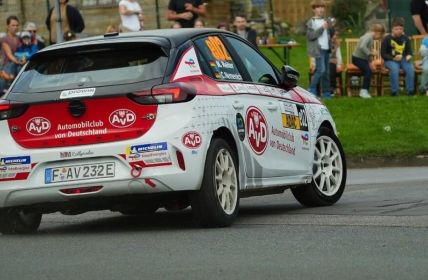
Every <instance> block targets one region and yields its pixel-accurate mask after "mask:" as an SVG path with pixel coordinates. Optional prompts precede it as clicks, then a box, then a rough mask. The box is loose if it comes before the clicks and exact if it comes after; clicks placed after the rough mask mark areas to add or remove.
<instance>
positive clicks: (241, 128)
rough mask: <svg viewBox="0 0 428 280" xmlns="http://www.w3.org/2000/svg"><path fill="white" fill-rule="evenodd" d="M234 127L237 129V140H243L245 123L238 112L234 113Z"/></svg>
mask: <svg viewBox="0 0 428 280" xmlns="http://www.w3.org/2000/svg"><path fill="white" fill-rule="evenodd" d="M236 127H237V129H238V136H239V140H241V141H244V139H245V123H244V118H243V117H242V115H241V114H240V113H238V114H236Z"/></svg>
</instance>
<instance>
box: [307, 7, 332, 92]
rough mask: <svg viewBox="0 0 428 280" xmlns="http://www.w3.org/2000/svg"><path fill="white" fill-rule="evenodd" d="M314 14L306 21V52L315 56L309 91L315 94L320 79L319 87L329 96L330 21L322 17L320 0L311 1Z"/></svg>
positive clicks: (323, 9) (322, 10)
mask: <svg viewBox="0 0 428 280" xmlns="http://www.w3.org/2000/svg"><path fill="white" fill-rule="evenodd" d="M311 7H312V11H313V13H314V16H313V17H312V18H311V19H310V20H309V21H308V22H307V23H306V27H307V32H306V37H307V40H308V54H309V56H310V57H314V58H315V73H314V75H313V77H312V81H311V84H310V86H309V91H310V92H311V93H312V94H313V95H315V96H316V94H317V85H318V83H319V82H320V81H321V88H322V91H323V96H324V97H325V98H331V93H330V79H329V53H330V34H329V27H330V23H329V21H328V20H327V19H325V18H324V12H325V3H324V1H322V0H314V1H312V2H311Z"/></svg>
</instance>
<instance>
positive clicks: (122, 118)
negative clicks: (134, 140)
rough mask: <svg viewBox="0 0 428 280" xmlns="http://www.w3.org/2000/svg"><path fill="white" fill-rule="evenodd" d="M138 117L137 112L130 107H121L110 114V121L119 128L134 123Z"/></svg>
mask: <svg viewBox="0 0 428 280" xmlns="http://www.w3.org/2000/svg"><path fill="white" fill-rule="evenodd" d="M136 119H137V117H136V116H135V113H134V112H132V111H131V110H128V109H119V110H116V111H114V112H113V113H111V114H110V117H109V121H110V123H111V125H113V126H114V127H118V128H124V127H128V126H130V125H132V124H133V123H134V122H135V120H136Z"/></svg>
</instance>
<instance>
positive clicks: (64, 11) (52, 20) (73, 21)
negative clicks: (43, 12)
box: [46, 0, 85, 44]
mask: <svg viewBox="0 0 428 280" xmlns="http://www.w3.org/2000/svg"><path fill="white" fill-rule="evenodd" d="M59 2H60V11H61V30H62V31H64V30H70V31H73V32H74V33H75V34H76V33H80V32H82V31H83V29H85V22H84V21H83V18H82V15H81V14H80V12H79V10H78V9H76V8H75V7H73V6H71V5H69V4H68V0H59ZM56 23H57V17H56V13H55V12H54V8H51V9H50V10H49V13H48V16H47V18H46V26H47V28H48V30H49V38H50V39H49V41H50V43H51V44H55V43H56V41H57V38H56Z"/></svg>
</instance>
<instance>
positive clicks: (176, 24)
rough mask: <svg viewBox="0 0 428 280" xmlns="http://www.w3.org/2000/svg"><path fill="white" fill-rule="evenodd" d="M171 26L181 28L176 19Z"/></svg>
mask: <svg viewBox="0 0 428 280" xmlns="http://www.w3.org/2000/svg"><path fill="white" fill-rule="evenodd" d="M171 28H174V29H175V28H182V26H181V24H180V23H179V22H178V21H175V22H174V23H173V24H172V25H171Z"/></svg>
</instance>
